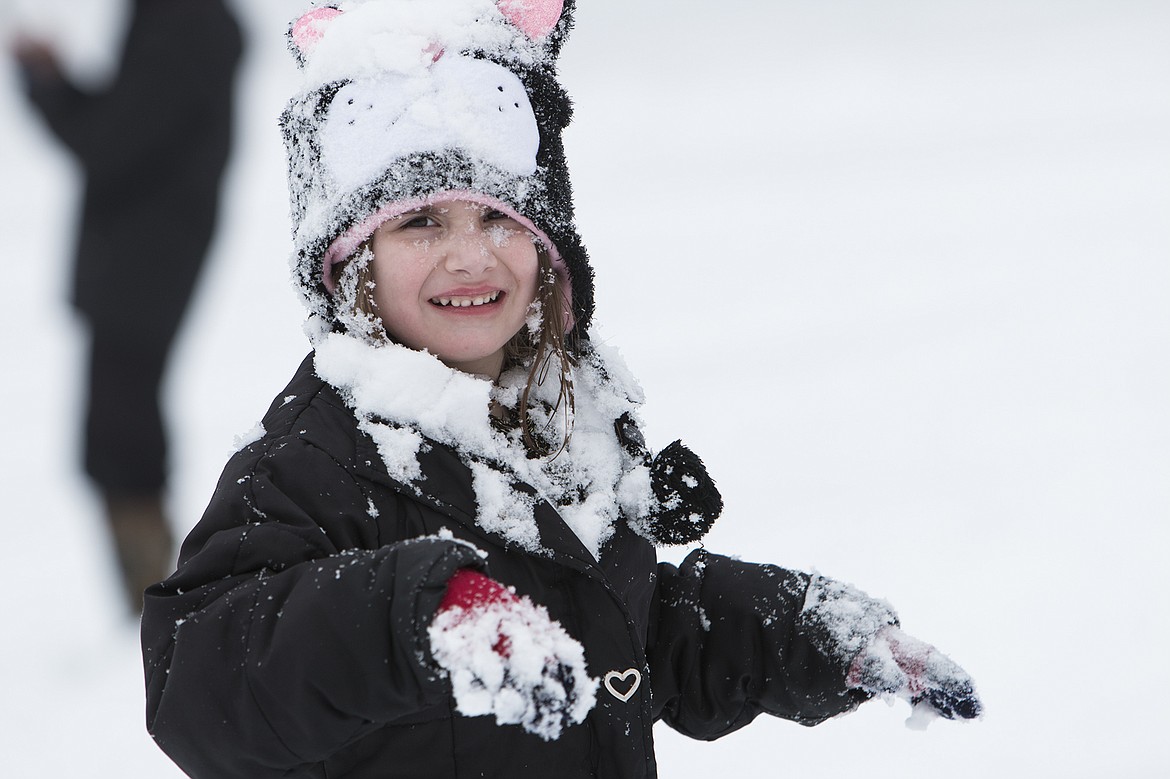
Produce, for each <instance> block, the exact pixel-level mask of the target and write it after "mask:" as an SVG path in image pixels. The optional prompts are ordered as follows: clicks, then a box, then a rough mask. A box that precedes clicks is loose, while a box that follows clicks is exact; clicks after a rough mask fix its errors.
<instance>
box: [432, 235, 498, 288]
mask: <svg viewBox="0 0 1170 779" xmlns="http://www.w3.org/2000/svg"><path fill="white" fill-rule="evenodd" d="M444 243H445V244H446V245H445V246H444V256H443V263H444V266H445V267H446V269H447V270H448V271H449V272H451V273H462V274H466V275H469V276H476V275H478V274H481V273H484V272H486V271H488V270H491V269H492V268H494V267H495V266H496V262H497V260H496V255H495V252H494V251H493V250H494V249H495V244H494V243H493V242H492V238H491V236H490V235H488V232H487V230H486V229H484V227H483V226H481V225H476V226H474V227H468V228H466V229H462V230H456V231H453V233H452V234H451V235H449V236H447V240H446V241H444Z"/></svg>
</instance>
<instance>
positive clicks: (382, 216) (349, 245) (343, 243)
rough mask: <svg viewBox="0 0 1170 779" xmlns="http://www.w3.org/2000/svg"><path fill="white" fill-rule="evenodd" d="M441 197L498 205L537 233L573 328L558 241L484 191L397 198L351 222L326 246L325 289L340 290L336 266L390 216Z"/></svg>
mask: <svg viewBox="0 0 1170 779" xmlns="http://www.w3.org/2000/svg"><path fill="white" fill-rule="evenodd" d="M440 200H466V201H469V202H472V203H479V204H480V205H482V206H487V207H488V208H494V209H495V210H497V211H500V212H501V213H504V214H507V215H508V216H510V217H511V218H513V219H515V220H516V221H517V222H519V223H520V224H521V225H523V226H524V227H525V228H526V229H528V230H529V232H531V233H532V234H533V235H535V236H536V238H537V240H538V241H540V242H541V244H543V245H544V247H545V249H546V250H547V251H548V256H549V259H550V260H551V261H552V266H553V269H554V270H555V271H556V272H557V275H558V276H560V277H561V280H562V281H563V282H564V284H563V286H562V287H561V292H562V295H563V297H564V299H565V332H566V333H567V332H569V331H570V330H572V329H573V325H574V323H575V322H576V317H575V316H574V315H573V297H572V278H571V277H570V276H569V268H568V266H567V265H566V264H565V261H564V259H562V258H561V253H560V252H559V251H558V250H557V247H556V244H554V243H553V242H552V240H551V239H550V238H549V237H548V235H547V234H546V233H545V232H544V231H543V230H541V229H540V228H538V227H537V226H536V225H535V224H533V223H532V220H530V219H528V218H527V217H525V216H524V215H522V214H520V213H518V212H517V211H516V209H514V208H512V207H511V206H510V205H508V204H507V203H505V202H504V201H502V200H498V199H496V198H494V197H490V196H488V195H484V194H482V193H480V192H471V191H469V190H461V189H455V190H446V191H443V192H436V193H434V194H431V195H428V196H427V197H423V198H411V199H409V200H396V201H394V202H393V203H389V204H387V205H385V206H382V207H381V208H379V209H378V210H377V211H375V212H374V213H372V214H370V215H369V216H367V217H366V218H365V219H363V220H362V221H360V222H358V223H357V224H354V225H351V226H350V228H349V229H348V230H346V231H345V232H344V233H342V234H341V235H339V236H338V237H337V238H336V239H334V241H333V243H331V244H329V248H328V249H326V250H325V256H324V259H323V261H322V267H321V273H322V276H321V279H322V281H323V282H324V284H325V289H327V290H328V291H329V294H331V295H332V294H333V293H334V292H335V291H336V290H335V289H334V288H335V286H336V285H335V284H334V283H333V278H332V276H333V274H332V270H333V266H334V265H337V264H339V263H342V262H344V261H345V260H346V259H347V258H348V257H349V256H350V255H352V254H353V253H354V252H355V251H357V248H358V247H359V246H361V245H362V244H363V243H364V242H365V241H366V240H368V239H369V237H370V236H371V235H373V234H374V231H375V230H377V229H378V228H379V227H381V226H382V225H383V224H385V223H386V222H387V221H389V220H390V219H393V218H394V217H396V216H399V215H401V214H405V213H408V212H410V211H417V210H418V209H420V208H425V207H426V206H429V205H432V204H433V203H437V202H439V201H440Z"/></svg>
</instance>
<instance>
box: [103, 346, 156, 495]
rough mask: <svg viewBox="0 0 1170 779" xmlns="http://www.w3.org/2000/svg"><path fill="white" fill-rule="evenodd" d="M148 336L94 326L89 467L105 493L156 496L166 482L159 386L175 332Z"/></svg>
mask: <svg viewBox="0 0 1170 779" xmlns="http://www.w3.org/2000/svg"><path fill="white" fill-rule="evenodd" d="M143 328H144V329H147V330H149V329H150V325H149V324H146V323H144V324H143ZM149 335H150V337H143V336H141V335H138V334H135V333H127V332H121V333H118V332H112V331H109V330H108V329H104V328H101V327H95V328H94V332H93V341H92V346H91V349H90V363H89V394H88V399H87V407H86V419H85V470H86V472H87V473H88V474H89V475H90V477H91V478H92V479H93V480H94V482H95V483H96V485H97V486H98V487H99V488H100V489H101V490H102V492H103V493H105V494H107V495H158V494H160V493H161V492H162V491H163V487H164V485H165V484H166V479H167V463H168V452H167V436H166V430H165V426H164V422H163V415H162V406H161V398H160V385H161V384H162V377H163V371H164V370H165V368H166V361H167V351H168V349H169V347H170V342H171V340H172V336H173V332H172V333H170V334H167V333H158V332H157V331H155V332H152V333H150V334H149ZM160 336H162V337H160Z"/></svg>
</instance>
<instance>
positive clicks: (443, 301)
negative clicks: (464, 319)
mask: <svg viewBox="0 0 1170 779" xmlns="http://www.w3.org/2000/svg"><path fill="white" fill-rule="evenodd" d="M499 296H500V293H499V292H493V293H491V294H490V295H481V296H480V297H477V298H459V299H455V298H435V299H434V300H433V301H432V302H434V303H438V304H439V305H440V306H455V307H457V308H467V307H468V306H482V305H483V304H484V303H492V302H494V301H495V300H496V298H498V297H499Z"/></svg>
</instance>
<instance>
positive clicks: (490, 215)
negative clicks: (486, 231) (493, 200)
mask: <svg viewBox="0 0 1170 779" xmlns="http://www.w3.org/2000/svg"><path fill="white" fill-rule="evenodd" d="M511 218H512V217H510V216H508V215H507V214H505V213H504V212H503V211H496V210H495V209H490V210H488V211H487V212H486V213H485V214H484V215H483V220H484V221H485V222H499V221H501V220H504V219H511Z"/></svg>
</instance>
